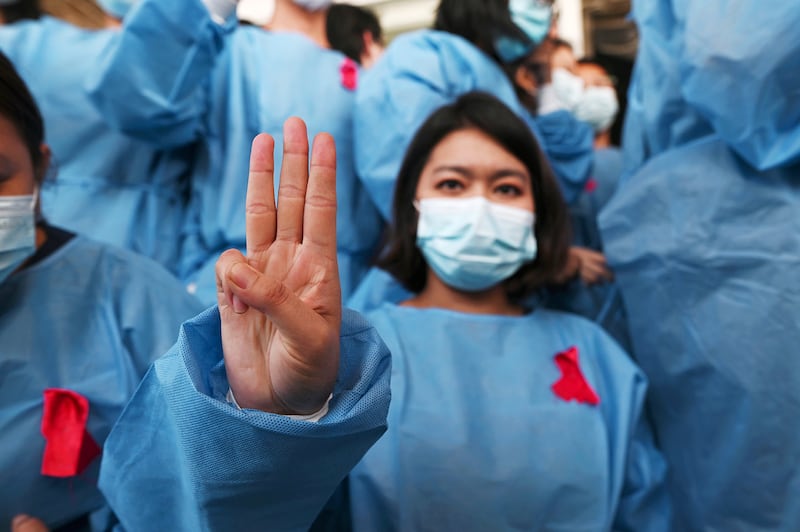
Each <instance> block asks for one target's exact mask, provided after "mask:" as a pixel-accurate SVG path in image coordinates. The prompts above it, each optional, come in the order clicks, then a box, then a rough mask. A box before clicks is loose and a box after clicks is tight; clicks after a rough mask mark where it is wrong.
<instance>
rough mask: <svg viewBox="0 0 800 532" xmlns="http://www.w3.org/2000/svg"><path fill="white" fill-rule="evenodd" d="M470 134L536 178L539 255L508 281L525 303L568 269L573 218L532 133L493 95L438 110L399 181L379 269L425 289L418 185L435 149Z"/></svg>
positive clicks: (464, 98)
mask: <svg viewBox="0 0 800 532" xmlns="http://www.w3.org/2000/svg"><path fill="white" fill-rule="evenodd" d="M465 129H477V130H479V131H481V132H483V133H485V134H486V135H488V136H489V137H490V138H492V139H494V140H495V141H496V142H497V143H498V144H500V146H502V147H503V148H504V149H506V150H508V152H509V153H511V154H512V155H514V157H516V158H517V159H519V161H520V162H522V164H524V165H525V168H526V169H527V170H528V174H529V175H530V177H531V188H532V190H533V199H534V205H535V211H536V221H535V223H534V234H535V235H536V240H537V245H538V246H537V247H538V251H537V255H536V258H535V259H534V260H533V261H531V262H529V263H527V264H525V265H523V266H522V268H520V270H519V271H518V272H517V273H516V274H514V275H513V276H512V277H510V278H509V279H507V280H506V281H505V282H504V286H505V288H506V293H507V294H508V296H509V298H510V299H511V300H513V301H519V300H521V299H524V298H525V297H526V296H528V295H530V294H531V293H533V292H535V291H536V290H538V289H539V288H541V287H542V286H543V285H545V284H547V283H549V282H552V281H553V280H554V279H555V277H556V276H557V274H558V273H560V272H561V271H562V270H563V268H564V266H565V264H566V260H567V252H568V250H569V246H570V227H569V217H568V211H567V207H566V205H565V203H564V200H563V198H562V196H561V191H560V190H559V188H558V183H557V182H556V178H555V176H554V174H553V171H552V169H551V168H550V164H549V162H548V161H547V158H546V156H545V155H544V153H543V152H542V150H541V149H540V147H539V144H538V142H537V141H536V138H535V137H534V135H533V134H532V133H531V130H530V129H529V128H528V126H527V125H526V124H525V122H523V121H522V119H520V118H519V117H518V116H517V115H516V114H515V113H514V112H513V111H511V109H509V108H508V107H506V105H505V104H503V103H502V102H501V101H500V100H498V99H497V98H495V97H494V96H491V95H489V94H485V93H480V92H471V93H467V94H465V95H463V96H461V97H460V98H459V99H457V100H456V101H455V102H454V103H452V104H450V105H446V106H444V107H442V108H440V109H439V110H437V111H435V112H434V113H433V114H432V115H431V116H430V117H429V118H428V119H427V120H426V121H425V123H424V124H423V125H422V126H421V127H420V128H419V130H418V131H417V133H416V134H415V136H414V138H413V140H412V141H411V144H410V145H409V147H408V150H407V151H406V154H405V158H404V160H403V164H402V166H401V167H400V173H399V174H398V176H397V185H396V188H395V194H394V205H393V221H392V223H391V224H390V225H389V227H388V230H387V237H386V243H385V246H384V248H383V252H382V253H381V255H380V256H379V258H378V262H377V265H378V266H379V267H380V268H382V269H384V270H386V271H387V272H389V273H390V274H392V275H393V276H394V277H395V278H396V279H397V280H398V281H400V282H401V283H402V284H403V286H405V287H406V289H408V290H410V291H412V292H415V293H419V292H421V291H422V290H423V289H424V288H425V284H426V282H427V271H428V266H427V264H426V262H425V259H424V258H423V256H422V253H421V252H420V250H419V248H418V247H417V221H418V213H417V210H416V208H415V207H414V200H415V199H416V193H417V185H418V183H419V180H420V176H421V175H422V171H423V169H424V168H425V165H426V164H427V163H428V159H429V158H430V155H431V153H432V152H433V150H434V148H436V146H437V145H438V144H439V143H440V142H441V141H442V140H443V139H444V138H445V137H447V136H448V135H450V134H451V133H454V132H456V131H461V130H465Z"/></svg>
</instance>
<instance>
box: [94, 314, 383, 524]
mask: <svg viewBox="0 0 800 532" xmlns="http://www.w3.org/2000/svg"><path fill="white" fill-rule="evenodd" d="M221 341H222V340H221V337H220V321H219V312H218V311H217V309H216V308H213V309H210V310H208V311H207V312H206V313H204V314H202V315H200V316H198V317H197V318H196V319H194V320H192V321H190V322H187V323H186V324H184V326H183V328H182V331H181V336H180V338H179V340H178V344H177V345H176V346H175V347H174V348H173V349H172V350H171V351H170V352H169V353H167V355H165V356H164V357H163V358H161V359H159V360H158V361H156V363H155V364H154V365H153V366H152V367H151V369H150V371H149V372H148V373H147V375H146V376H145V378H144V380H143V381H142V385H141V386H140V387H139V389H138V391H137V392H136V395H135V396H134V397H133V399H132V400H131V402H130V403H129V404H128V407H127V408H126V409H125V412H124V413H123V414H122V417H121V418H120V420H119V422H118V423H117V425H116V427H115V428H114V430H113V431H112V433H111V436H109V439H108V441H107V442H106V447H105V450H104V457H103V470H102V473H101V479H100V486H101V489H102V490H103V493H105V494H106V496H107V497H108V500H109V503H110V504H111V507H112V509H113V510H114V512H115V513H116V515H117V516H118V517H119V519H120V521H121V523H122V525H123V526H124V528H125V529H127V530H131V531H135V530H215V531H217V530H219V531H222V532H224V531H241V530H287V531H295V530H296V531H306V530H308V527H309V526H310V525H311V523H312V521H313V520H314V517H315V516H316V515H317V513H318V512H319V511H320V509H321V508H322V507H323V505H324V504H325V501H326V499H327V498H328V496H329V495H330V494H331V493H332V492H333V491H334V489H335V488H336V486H337V485H338V484H339V482H340V481H341V480H342V479H343V478H344V477H345V476H346V475H347V473H348V472H349V471H350V469H352V467H353V466H354V465H355V464H356V463H357V462H358V460H359V459H360V458H361V457H362V456H363V454H364V452H365V451H366V450H367V449H368V448H369V447H370V446H371V445H372V444H373V443H374V442H375V440H377V439H378V438H379V437H380V436H381V434H383V432H384V430H385V428H386V413H387V410H388V407H389V372H390V362H389V351H388V350H387V349H386V346H385V345H384V344H383V342H382V341H381V339H380V338H379V337H378V335H377V333H376V332H375V329H373V328H372V326H371V325H370V324H369V323H367V322H366V321H365V320H364V319H363V318H362V317H361V316H359V315H358V314H355V313H354V312H351V311H345V313H344V315H343V318H342V330H341V336H340V342H341V343H340V345H341V361H340V366H339V376H338V379H337V382H336V386H335V388H334V392H333V398H332V399H331V402H330V410H329V411H328V414H327V415H326V416H325V417H323V418H322V419H321V420H320V421H319V422H318V423H311V422H307V421H297V420H293V419H291V418H288V417H285V416H278V415H274V414H268V413H265V412H260V411H256V410H238V409H237V408H236V407H234V406H232V405H230V404H228V403H227V402H225V394H226V393H227V391H228V389H229V386H228V381H227V378H226V377H225V372H224V366H223V362H222V352H221ZM165 464H169V466H170V467H168V468H165V467H164V466H165ZM165 509H169V511H164V510H165Z"/></svg>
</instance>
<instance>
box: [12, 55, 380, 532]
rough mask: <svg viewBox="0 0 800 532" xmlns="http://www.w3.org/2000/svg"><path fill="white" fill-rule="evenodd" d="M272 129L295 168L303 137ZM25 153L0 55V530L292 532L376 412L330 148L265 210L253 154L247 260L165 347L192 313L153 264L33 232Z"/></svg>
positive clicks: (37, 139) (34, 130) (31, 160)
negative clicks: (343, 282)
mask: <svg viewBox="0 0 800 532" xmlns="http://www.w3.org/2000/svg"><path fill="white" fill-rule="evenodd" d="M285 131H286V133H285V138H286V142H285V144H286V146H287V147H288V148H287V152H290V151H292V150H297V151H298V152H307V151H308V141H307V136H306V135H307V133H306V129H305V126H304V124H303V123H302V122H301V121H299V120H297V119H294V120H292V121H289V122H287V125H286V130H285ZM43 139H44V127H43V122H42V118H41V115H40V114H39V112H38V109H37V107H36V105H35V103H34V100H33V98H32V97H31V95H30V93H29V92H28V91H27V89H26V87H25V85H24V83H23V82H22V81H21V79H20V78H19V77H18V76H17V74H16V72H15V71H14V69H13V67H12V65H11V63H10V62H9V61H8V60H7V59H6V58H5V56H3V55H2V54H0V345H2V348H0V443H1V444H0V449H2V452H0V477H2V478H3V479H4V482H3V486H2V487H0V495H1V496H0V528H2V529H4V530H5V529H8V528H9V527H11V525H12V519H13V520H14V521H13V529H14V530H15V531H17V530H20V531H22V530H42V529H44V530H46V529H47V527H51V528H53V529H54V530H55V529H58V528H60V527H71V529H73V530H109V529H111V528H112V527H113V528H114V529H115V530H223V531H224V530H241V529H258V528H262V527H268V528H275V529H280V530H304V529H306V528H307V527H308V525H309V524H310V523H311V521H312V520H313V519H314V516H315V515H316V513H317V512H318V511H319V509H320V508H321V507H322V506H323V504H324V502H325V500H326V498H327V497H328V496H329V495H330V493H331V492H332V491H333V489H334V488H335V487H336V485H337V484H338V483H339V481H340V480H341V479H342V478H343V477H344V476H345V475H346V474H347V472H348V471H349V470H350V469H351V468H352V466H353V465H354V464H355V463H356V462H357V461H358V459H360V457H361V456H362V455H363V453H364V451H365V450H366V449H367V448H368V447H369V446H370V445H371V444H372V443H373V442H374V441H375V440H376V439H377V438H378V437H379V436H380V434H382V432H383V430H384V427H385V416H386V410H387V408H388V400H389V395H388V377H389V375H388V371H389V355H388V352H387V350H386V348H385V346H384V345H383V344H382V342H381V341H380V339H379V337H378V336H377V334H376V333H375V331H374V329H373V328H372V327H371V326H370V325H369V324H368V323H367V322H365V321H364V320H363V319H362V318H360V317H359V316H357V315H355V314H354V313H351V312H344V313H343V311H342V309H341V303H340V293H339V290H340V288H339V281H338V275H337V269H336V250H335V229H334V228H335V224H334V219H335V210H336V207H335V205H336V201H335V175H336V170H335V164H336V161H335V149H334V146H333V141H332V139H331V138H330V137H329V136H321V137H319V138H318V139H317V141H316V142H315V145H314V149H313V155H312V170H311V172H310V177H309V170H308V158H307V157H294V158H293V157H291V155H290V154H289V155H287V154H286V153H285V154H284V161H285V162H286V164H284V167H283V175H282V176H281V186H282V188H281V191H280V192H279V196H280V198H283V199H284V201H281V203H280V206H281V207H280V209H278V210H277V211H276V209H275V208H274V206H275V203H274V200H273V196H274V194H273V178H272V175H271V172H272V168H273V149H274V141H273V140H272V139H271V138H269V137H268V136H261V137H259V138H257V139H256V141H255V143H254V148H253V163H252V166H251V172H250V173H251V179H250V187H249V194H250V195H249V196H248V198H249V199H248V202H249V205H250V209H249V210H248V212H249V214H248V221H247V225H248V236H247V257H246V258H245V257H244V256H243V255H242V254H241V253H239V252H238V251H230V252H228V253H226V254H224V255H222V257H221V258H220V260H219V262H218V265H217V283H218V286H219V292H218V294H219V301H218V306H216V307H213V308H211V309H208V310H207V311H205V312H203V313H201V314H200V315H198V316H197V317H196V318H194V319H191V320H190V321H187V322H185V323H184V325H183V326H182V327H181V329H180V336H179V337H178V341H177V344H175V345H174V346H173V347H172V348H171V349H170V346H171V345H172V344H173V343H174V342H175V338H176V336H177V335H178V327H179V326H180V323H181V321H182V320H184V319H188V318H189V317H191V316H193V315H195V314H196V313H197V312H199V311H200V309H201V308H202V307H201V306H200V304H199V303H198V302H197V301H195V300H194V299H193V298H191V297H190V296H189V295H188V294H186V292H185V290H184V289H183V287H182V286H181V285H180V283H179V282H178V281H177V280H175V279H174V278H173V277H172V276H171V275H169V273H168V272H166V271H165V270H163V269H162V268H160V267H159V266H158V265H157V264H155V263H152V262H151V261H149V260H147V259H145V258H143V257H140V256H137V255H135V254H133V253H131V252H128V251H125V250H121V249H116V248H113V247H110V246H108V245H105V244H99V243H94V242H92V241H90V240H88V239H86V238H84V237H81V236H76V235H74V234H72V233H69V232H66V231H64V230H61V229H58V228H56V227H54V226H51V225H49V224H48V223H47V222H45V221H44V220H43V219H42V218H41V216H39V215H38V214H37V207H36V187H37V186H38V184H40V183H41V180H42V178H43V176H44V175H45V174H46V171H47V165H48V161H49V149H48V148H47V147H46V146H45V145H44V144H43ZM297 192H302V196H300V197H299V198H298V197H297V196H296V194H295V193H297ZM306 196H307V197H308V198H314V207H313V208H312V207H308V208H307V207H306V205H305V204H306V200H305V197H306ZM255 205H260V206H261V207H262V208H260V209H255V208H253V206H255ZM267 205H272V207H273V208H272V209H269V208H266V207H265V206H267ZM37 219H38V222H37V221H36V220H37ZM165 351H167V354H166V355H165V356H163V357H162V358H159V359H158V360H156V361H155V363H154V364H152V365H151V362H152V361H153V360H155V359H156V357H157V356H158V355H160V354H162V353H164V352H165ZM148 366H149V369H148ZM53 396H56V397H60V398H64V397H67V398H69V399H71V400H73V401H74V402H75V403H76V404H79V405H80V404H82V405H83V406H82V409H80V410H79V409H78V407H73V408H71V409H70V408H67V409H65V408H66V407H68V406H70V404H64V403H63V402H62V403H59V404H58V405H56V404H55V403H54V402H52V401H49V400H48V399H49V398H50V397H53ZM131 396H133V397H132V398H131ZM54 405H55V406H54ZM56 407H59V409H58V410H55V412H57V413H56V414H53V413H49V414H48V409H50V408H56ZM123 408H124V410H123ZM53 411H54V410H50V412H53ZM81 416H83V418H82V419H83V420H82V421H80V420H79V418H80V417H81ZM76 420H77V421H76ZM112 426H114V428H113V429H112ZM76 428H77V432H76V430H75V429H76ZM67 429H69V432H67ZM40 431H41V432H40ZM109 431H110V434H109ZM75 442H78V443H79V446H77V447H76V446H75V445H74V443H75ZM100 446H103V449H102V463H101V458H100V456H99V454H100ZM98 470H99V487H100V489H98ZM101 491H102V494H101ZM104 497H105V498H104Z"/></svg>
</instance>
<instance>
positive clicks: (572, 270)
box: [558, 246, 614, 285]
mask: <svg viewBox="0 0 800 532" xmlns="http://www.w3.org/2000/svg"><path fill="white" fill-rule="evenodd" d="M576 275H580V277H581V280H582V281H583V282H584V284H587V285H592V284H597V283H601V282H609V281H613V280H614V274H613V273H612V272H611V270H610V269H609V268H608V264H607V263H606V257H605V255H603V254H602V253H599V252H597V251H594V250H592V249H588V248H582V247H578V246H572V247H571V248H569V257H568V258H567V266H566V268H565V269H564V271H563V272H562V274H561V276H560V277H559V279H558V282H567V281H569V280H570V279H572V278H573V277H575V276H576Z"/></svg>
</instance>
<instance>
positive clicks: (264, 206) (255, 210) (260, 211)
mask: <svg viewBox="0 0 800 532" xmlns="http://www.w3.org/2000/svg"><path fill="white" fill-rule="evenodd" d="M273 212H275V205H272V204H270V203H269V202H264V201H253V202H250V203H248V204H247V205H246V207H245V214H247V215H248V216H262V215H265V214H270V213H273Z"/></svg>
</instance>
